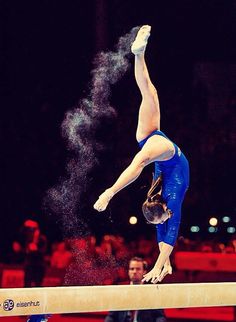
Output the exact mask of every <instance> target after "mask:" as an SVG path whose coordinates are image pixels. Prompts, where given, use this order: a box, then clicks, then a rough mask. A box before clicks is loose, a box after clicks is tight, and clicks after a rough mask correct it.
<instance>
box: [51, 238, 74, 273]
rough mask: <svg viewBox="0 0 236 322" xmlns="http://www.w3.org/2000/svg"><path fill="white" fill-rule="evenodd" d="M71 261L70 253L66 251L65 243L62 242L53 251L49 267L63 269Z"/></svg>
mask: <svg viewBox="0 0 236 322" xmlns="http://www.w3.org/2000/svg"><path fill="white" fill-rule="evenodd" d="M71 260H72V253H71V251H70V250H69V249H68V247H67V244H66V242H64V241H62V242H60V243H58V244H57V246H56V247H55V249H54V250H53V253H52V256H51V260H50V266H51V267H54V268H59V269H64V268H66V267H68V265H69V264H70V262H71Z"/></svg>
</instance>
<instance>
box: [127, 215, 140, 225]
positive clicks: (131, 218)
mask: <svg viewBox="0 0 236 322" xmlns="http://www.w3.org/2000/svg"><path fill="white" fill-rule="evenodd" d="M137 222H138V219H137V217H135V216H131V217H130V218H129V223H130V224H131V225H135V224H137Z"/></svg>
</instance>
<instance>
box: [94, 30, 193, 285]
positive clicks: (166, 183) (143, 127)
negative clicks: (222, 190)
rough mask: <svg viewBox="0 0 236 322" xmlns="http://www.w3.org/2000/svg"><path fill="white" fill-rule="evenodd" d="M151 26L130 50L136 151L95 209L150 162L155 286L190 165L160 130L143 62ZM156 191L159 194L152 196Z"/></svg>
mask: <svg viewBox="0 0 236 322" xmlns="http://www.w3.org/2000/svg"><path fill="white" fill-rule="evenodd" d="M150 32H151V27H150V26H149V25H144V26H142V27H141V28H140V29H139V31H138V33H137V35H136V38H135V41H134V42H133V44H132V46H131V51H132V53H133V54H134V55H135V62H134V73H135V79H136V82H137V85H138V87H139V90H140V92H141V96H142V102H141V105H140V108H139V116H138V126H137V132H136V139H137V141H138V144H139V146H140V149H141V150H140V151H139V152H138V153H137V154H136V155H135V157H134V158H133V160H132V162H131V164H130V165H129V166H128V167H127V168H126V169H125V170H124V171H123V172H122V173H121V175H120V176H119V178H118V179H117V181H116V182H115V183H114V184H113V185H112V186H111V187H110V188H108V189H106V190H105V191H104V192H103V193H102V194H101V195H100V196H99V198H98V200H97V201H96V203H95V204H94V208H95V209H96V210H97V211H104V210H105V209H106V207H107V205H108V203H109V202H110V200H111V199H112V198H113V196H114V195H115V194H116V193H117V192H119V191H120V190H122V189H123V188H125V187H126V186H127V185H129V184H130V183H132V182H133V181H134V180H136V179H137V178H138V177H139V175H140V174H141V172H142V170H143V169H144V167H145V166H147V165H149V164H150V163H154V176H153V182H152V186H151V188H150V190H149V191H148V194H147V200H146V201H145V202H144V203H143V206H142V211H143V214H144V216H145V218H146V220H147V221H148V222H149V223H152V224H154V225H156V228H157V240H158V245H159V250H160V253H159V256H158V258H157V261H156V263H155V265H154V267H153V268H152V270H151V271H150V272H148V273H147V274H145V275H144V277H143V281H145V282H148V281H151V282H152V283H157V282H160V281H162V280H163V278H164V277H165V276H166V275H167V274H171V273H172V267H171V263H170V258H169V257H170V254H171V252H172V250H173V247H174V245H175V242H176V240H177V237H178V231H179V225H180V221H181V206H182V202H183V199H184V196H185V192H186V191H187V189H188V186H189V164H188V161H187V159H186V157H185V156H184V154H183V152H182V151H181V150H180V148H179V147H178V146H177V145H176V144H175V143H173V142H172V141H171V140H170V139H169V138H168V137H167V136H166V135H165V134H164V133H163V132H162V131H160V107H159V100H158V95H157V90H156V88H155V87H154V85H153V84H152V82H151V80H150V77H149V73H148V69H147V65H146V62H145V57H144V55H145V50H146V46H147V42H148V38H149V36H150ZM158 187H159V188H160V191H158V193H156V191H157V189H158Z"/></svg>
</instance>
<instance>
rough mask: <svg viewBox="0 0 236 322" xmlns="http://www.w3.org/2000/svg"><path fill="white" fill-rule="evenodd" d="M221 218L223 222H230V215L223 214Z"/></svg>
mask: <svg viewBox="0 0 236 322" xmlns="http://www.w3.org/2000/svg"><path fill="white" fill-rule="evenodd" d="M222 220H223V222H230V217H228V216H224V217H223V218H222Z"/></svg>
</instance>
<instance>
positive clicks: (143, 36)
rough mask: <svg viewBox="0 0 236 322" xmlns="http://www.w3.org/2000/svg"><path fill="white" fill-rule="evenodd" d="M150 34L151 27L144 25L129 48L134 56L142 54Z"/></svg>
mask: <svg viewBox="0 0 236 322" xmlns="http://www.w3.org/2000/svg"><path fill="white" fill-rule="evenodd" d="M150 33H151V26H149V25H144V26H142V27H141V28H140V29H139V31H138V33H137V36H136V38H135V41H134V42H133V44H132V46H131V51H132V53H133V54H134V55H138V54H142V53H144V51H145V49H146V46H147V42H148V38H149V36H150Z"/></svg>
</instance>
